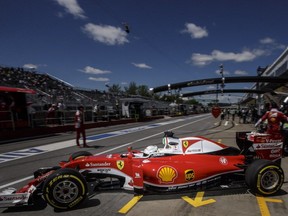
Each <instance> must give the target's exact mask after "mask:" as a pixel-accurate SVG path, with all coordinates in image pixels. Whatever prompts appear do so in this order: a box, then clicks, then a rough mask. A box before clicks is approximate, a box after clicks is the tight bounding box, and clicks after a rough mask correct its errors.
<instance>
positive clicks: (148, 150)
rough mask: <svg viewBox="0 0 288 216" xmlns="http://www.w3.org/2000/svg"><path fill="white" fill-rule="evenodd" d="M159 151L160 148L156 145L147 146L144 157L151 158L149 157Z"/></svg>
mask: <svg viewBox="0 0 288 216" xmlns="http://www.w3.org/2000/svg"><path fill="white" fill-rule="evenodd" d="M157 150H158V147H157V146H156V145H151V146H147V147H146V148H145V149H144V151H143V155H144V156H149V155H151V154H153V153H155V152H157Z"/></svg>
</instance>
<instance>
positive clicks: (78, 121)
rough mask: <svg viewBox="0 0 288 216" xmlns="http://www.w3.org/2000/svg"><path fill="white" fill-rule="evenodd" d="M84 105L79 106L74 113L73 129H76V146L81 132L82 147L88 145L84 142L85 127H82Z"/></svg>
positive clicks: (78, 143)
mask: <svg viewBox="0 0 288 216" xmlns="http://www.w3.org/2000/svg"><path fill="white" fill-rule="evenodd" d="M83 111H84V107H83V106H79V107H78V109H77V111H76V113H75V129H76V144H77V146H78V147H80V142H79V139H80V136H81V134H82V139H83V147H88V145H87V144H86V133H85V127H84V113H83Z"/></svg>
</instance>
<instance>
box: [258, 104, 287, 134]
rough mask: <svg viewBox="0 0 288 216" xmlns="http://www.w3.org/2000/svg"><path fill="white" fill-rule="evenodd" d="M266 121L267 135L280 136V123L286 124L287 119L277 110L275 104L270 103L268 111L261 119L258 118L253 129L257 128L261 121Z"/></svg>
mask: <svg viewBox="0 0 288 216" xmlns="http://www.w3.org/2000/svg"><path fill="white" fill-rule="evenodd" d="M266 119H267V121H268V124H267V129H266V133H267V134H280V133H281V123H284V122H288V117H287V116H286V115H284V113H282V112H281V111H279V110H278V106H277V104H276V103H271V105H270V111H267V112H266V113H265V114H264V115H263V116H262V118H260V119H259V120H258V121H257V123H256V124H255V127H257V126H258V125H259V124H260V123H261V122H262V121H265V120H266Z"/></svg>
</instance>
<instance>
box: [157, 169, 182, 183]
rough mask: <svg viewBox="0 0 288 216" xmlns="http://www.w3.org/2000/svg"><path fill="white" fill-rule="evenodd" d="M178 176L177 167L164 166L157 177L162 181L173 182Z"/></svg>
mask: <svg viewBox="0 0 288 216" xmlns="http://www.w3.org/2000/svg"><path fill="white" fill-rule="evenodd" d="M177 176H178V174H177V171H176V169H174V168H173V167H170V166H162V167H160V168H159V170H158V172H157V178H158V179H159V181H160V183H173V182H174V180H175V179H176V178H177Z"/></svg>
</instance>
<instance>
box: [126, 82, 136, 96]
mask: <svg viewBox="0 0 288 216" xmlns="http://www.w3.org/2000/svg"><path fill="white" fill-rule="evenodd" d="M124 89H125V92H126V94H128V95H137V85H136V83H135V82H131V83H130V84H129V86H128V87H125V88H124Z"/></svg>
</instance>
